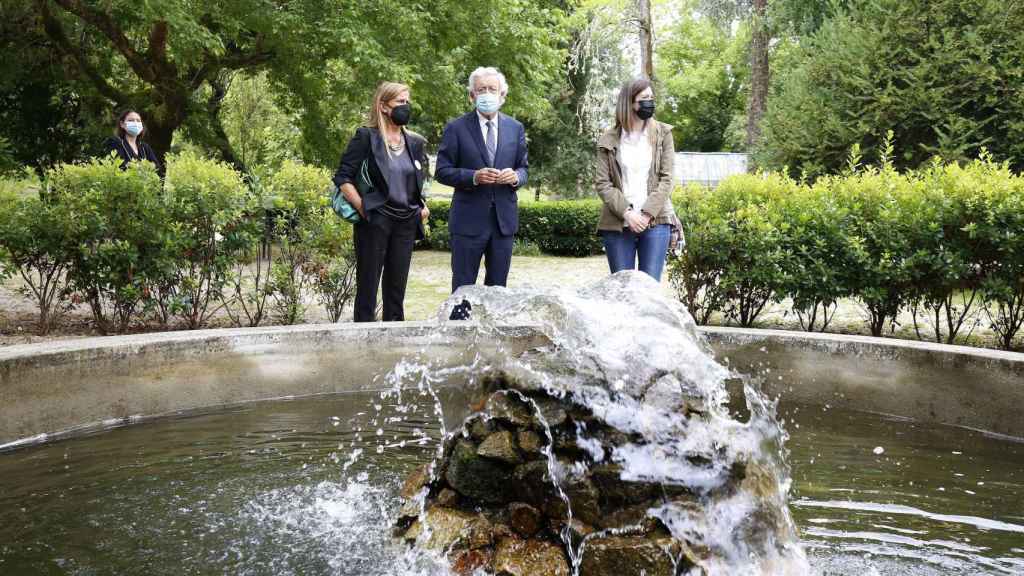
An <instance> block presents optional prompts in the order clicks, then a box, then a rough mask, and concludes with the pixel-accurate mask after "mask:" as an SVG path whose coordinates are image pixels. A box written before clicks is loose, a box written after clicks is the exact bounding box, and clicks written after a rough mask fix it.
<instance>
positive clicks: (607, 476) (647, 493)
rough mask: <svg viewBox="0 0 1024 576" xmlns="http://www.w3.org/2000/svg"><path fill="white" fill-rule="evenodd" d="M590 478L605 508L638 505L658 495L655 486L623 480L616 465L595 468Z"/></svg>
mask: <svg viewBox="0 0 1024 576" xmlns="http://www.w3.org/2000/svg"><path fill="white" fill-rule="evenodd" d="M590 478H591V480H592V481H593V482H594V485H595V486H596V487H597V491H598V492H599V493H600V494H601V505H602V506H603V507H605V508H618V507H620V506H629V505H631V504H639V503H641V502H646V501H647V500H650V499H651V498H654V497H655V496H657V495H658V486H657V485H654V484H650V483H645V482H632V481H629V480H623V479H622V467H621V466H619V465H618V464H601V465H599V466H595V467H594V468H593V469H592V470H591V475H590Z"/></svg>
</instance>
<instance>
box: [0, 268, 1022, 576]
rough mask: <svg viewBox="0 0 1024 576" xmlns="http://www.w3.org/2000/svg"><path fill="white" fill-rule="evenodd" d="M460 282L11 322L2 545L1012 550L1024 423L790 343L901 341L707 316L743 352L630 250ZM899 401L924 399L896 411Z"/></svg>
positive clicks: (6, 559) (505, 563) (103, 553)
mask: <svg viewBox="0 0 1024 576" xmlns="http://www.w3.org/2000/svg"><path fill="white" fill-rule="evenodd" d="M462 298H466V299H468V300H470V301H471V302H472V303H473V319H472V322H471V323H465V322H455V323H450V322H447V321H445V320H438V321H437V322H431V323H422V324H411V323H410V324H405V325H396V326H379V325H378V326H340V327H324V326H319V327H317V326H306V327H295V328H272V329H262V330H255V331H252V330H250V331H245V330H240V331H208V332H203V333H185V334H174V335H153V336H146V337H144V338H143V339H142V340H141V341H140V340H139V339H135V338H112V339H102V341H91V342H82V343H64V344H57V345H51V346H48V347H44V348H39V347H37V348H34V349H31V350H29V349H28V348H27V347H26V348H23V349H17V347H14V348H9V349H7V350H4V349H0V444H3V443H6V444H5V445H4V446H3V447H2V448H0V450H3V451H2V452H0V573H2V574H6V573H11V574H22V573H26V574H28V573H71V574H74V573H110V572H114V573H122V574H132V573H138V574H150V573H158V572H161V571H165V570H167V567H168V566H174V567H175V572H176V573H181V572H184V573H197V572H210V571H212V572H230V573H239V574H265V573H266V574H269V573H273V574H353V575H355V574H360V575H377V574H379V575H384V574H403V575H405V574H408V575H424V576H425V575H428V574H429V575H434V574H438V575H440V574H451V573H455V574H531V575H532V574H572V573H579V574H588V575H599V574H615V575H616V576H619V575H626V574H641V573H644V574H648V575H654V574H686V575H687V576H691V575H698V574H740V575H742V574H750V575H754V574H757V575H761V574H772V575H775V574H779V575H784V574H819V573H820V574H837V575H853V574H857V575H860V574H912V575H915V576H925V575H927V576H931V575H932V574H1014V573H1020V571H1021V570H1022V569H1024V546H1022V544H1021V535H1022V534H1024V517H1021V515H1020V513H1019V510H1020V509H1021V508H1022V507H1024V479H1022V478H1021V476H1022V475H1024V445H1021V444H1020V443H1019V442H1018V441H1016V440H1014V439H1013V438H1011V437H1008V436H999V435H993V434H991V433H980V432H974V431H970V430H966V429H962V428H949V427H945V426H941V425H939V424H933V423H929V421H928V412H929V410H930V412H931V413H932V414H939V415H942V416H941V418H945V416H944V415H946V414H948V413H951V411H952V410H953V409H954V406H952V405H951V404H950V405H946V404H941V403H940V402H938V401H934V400H931V399H929V401H928V402H924V401H923V400H922V401H921V404H922V405H925V407H926V408H927V409H922V411H921V413H920V414H921V415H920V416H918V414H917V413H915V414H914V416H915V420H908V419H906V418H896V417H892V416H887V415H879V414H872V413H866V412H858V411H856V409H857V408H858V404H857V403H858V402H864V403H865V405H870V404H869V403H868V401H867V400H862V399H861V397H860V396H858V394H857V391H858V389H859V388H858V387H863V380H861V381H857V380H856V379H853V380H851V382H852V383H851V384H849V385H843V383H842V382H843V380H842V377H843V374H845V373H846V372H847V371H842V372H843V374H838V375H829V378H831V380H829V381H828V386H827V387H826V386H824V385H822V384H821V383H812V382H810V381H809V380H806V381H805V380H801V378H800V374H799V373H790V372H789V371H788V370H785V371H783V369H784V368H785V367H787V366H788V367H793V366H796V365H797V364H798V363H799V362H803V363H804V364H805V365H806V364H808V358H813V357H814V354H820V355H819V356H817V358H826V359H827V358H832V364H829V365H841V364H842V362H843V361H844V359H845V358H847V357H851V358H854V362H855V363H857V364H858V365H860V366H862V367H863V369H864V372H865V373H866V374H868V375H870V374H873V373H874V372H875V371H876V370H875V368H874V367H875V366H876V365H877V366H884V367H887V368H886V370H888V372H889V373H891V374H894V373H895V372H894V371H893V370H892V369H891V368H892V366H895V365H897V364H898V363H899V362H902V361H905V357H904V358H901V357H900V354H899V353H898V352H893V351H892V350H889V349H887V350H889V351H888V352H885V353H884V354H883V353H871V354H866V353H861V354H860V355H859V356H858V355H857V354H855V352H856V350H858V348H855V347H854V346H853V345H852V344H843V346H846V348H844V350H843V353H842V354H841V355H837V354H836V350H835V348H836V347H837V346H838V345H837V344H836V343H834V342H831V343H829V342H826V343H824V344H823V343H821V342H822V341H819V340H815V339H813V338H810V339H806V340H804V341H806V342H810V344H807V345H805V346H804V347H803V348H799V349H798V350H797V351H795V352H794V351H793V350H787V349H786V347H787V346H789V347H791V348H792V347H795V345H793V344H792V342H797V341H800V340H799V339H798V338H799V337H798V336H797V335H779V336H774V335H764V334H760V333H756V334H755V333H737V332H735V331H729V330H721V331H713V332H712V333H711V342H712V343H713V344H714V345H715V347H716V349H717V351H718V357H719V358H722V359H723V360H724V358H725V356H728V357H729V360H730V364H731V365H733V366H748V367H749V366H755V367H757V364H758V363H762V364H763V365H762V366H760V367H757V372H758V373H760V375H761V376H760V378H759V379H751V378H741V377H738V374H737V373H736V372H735V371H733V370H730V369H727V368H725V367H723V365H722V364H720V363H718V362H716V361H715V360H714V358H713V357H712V355H711V349H710V348H708V346H707V344H706V340H705V339H704V338H703V337H701V336H700V335H699V331H698V330H697V329H696V327H695V326H693V323H692V321H691V320H690V319H689V317H688V316H687V315H686V313H685V311H684V310H682V309H681V308H680V307H679V306H678V304H676V303H673V302H670V301H667V300H664V299H662V298H660V297H658V296H656V291H655V290H654V285H653V284H652V283H651V282H650V281H649V279H647V278H646V277H644V276H642V275H636V274H629V273H626V274H620V275H616V276H613V277H611V278H609V279H606V280H605V281H602V282H601V283H598V284H596V285H594V286H590V287H588V288H586V289H583V290H580V291H577V292H572V291H544V290H532V289H518V290H506V289H483V288H480V287H476V288H469V289H465V290H464V291H463V292H460V294H459V295H458V296H457V297H456V298H455V299H453V300H451V301H450V302H449V303H447V304H446V306H445V308H444V309H442V310H441V311H440V312H439V318H447V316H448V314H447V312H448V310H449V309H450V307H451V306H452V305H454V304H455V303H456V302H458V301H461V299H462ZM852 341H853V342H855V339H854V340H852ZM780 342H783V343H782V344H780ZM787 342H788V344H787ZM872 346H874V347H879V346H882V345H881V344H878V343H877V342H875V341H872V342H865V343H864V347H863V348H861V349H860V350H871V349H872V348H870V347H872ZM724 351H727V352H724ZM940 351H941V352H942V354H944V355H945V356H944V358H951V357H952V358H957V359H956V360H953V361H944V362H933V364H935V365H936V366H937V369H938V370H941V371H943V372H944V373H947V374H956V373H968V372H970V371H973V370H982V371H983V372H984V373H985V374H986V377H985V378H975V379H973V380H964V379H962V378H961V380H960V381H961V388H963V390H961V391H960V392H959V393H961V394H964V395H965V396H970V387H971V386H991V389H992V390H997V389H998V387H997V386H996V385H995V384H992V382H998V381H999V380H1000V379H1002V378H1009V381H1011V382H1012V381H1013V376H1012V375H1013V374H1020V373H1021V372H1020V371H1021V370H1022V368H1021V367H1022V366H1024V362H1021V361H1020V359H1018V358H1015V357H1011V356H999V357H998V358H997V357H996V356H995V355H992V354H989V353H974V352H972V353H970V354H967V353H964V355H963V356H962V357H961V356H955V355H954V351H952V350H951V349H950V348H948V347H946V348H941V350H940ZM913 353H914V354H925V352H924V351H922V350H917V349H915V350H914V351H913ZM830 354H831V355H832V356H828V355H830ZM907 355H910V353H907ZM364 359H366V360H365V361H362V360H364ZM769 361H771V362H773V363H772V364H771V366H768V364H769ZM810 366H811V367H810V368H805V370H807V371H808V372H810V373H812V374H814V377H815V378H824V374H825V372H826V371H825V370H824V369H823V368H822V367H821V366H819V365H818V364H816V363H814V362H810ZM815 366H817V368H815ZM951 366H952V367H951ZM769 370H772V371H770V372H769ZM878 371H879V372H880V373H881V372H883V371H881V370H878ZM81 374H85V377H84V378H83V377H82V376H81ZM780 378H781V379H780ZM869 381H870V377H869ZM985 382H988V384H986V383H985ZM786 387H789V389H788V390H787V388H786ZM758 388H765V389H773V390H776V391H782V392H784V394H786V395H788V396H800V397H801V399H802V400H804V401H802V402H799V403H793V402H791V403H789V404H788V405H787V404H786V403H785V397H784V399H783V400H784V403H783V404H782V405H781V406H780V407H777V406H776V405H775V404H774V403H773V402H770V401H768V400H767V399H766V397H765V396H764V395H763V394H761V393H760V392H759V391H758ZM820 388H824V389H827V391H828V395H827V396H824V397H822V401H821V402H815V401H814V393H815V390H818V389H820ZM923 388H924V387H922V389H921V390H915V392H916V394H915V396H916V397H919V398H925V399H927V398H928V397H927V395H926V393H925V392H924V391H923ZM939 389H940V391H942V392H943V393H945V388H944V387H941V386H940V388H939ZM727 390H728V392H727ZM900 393H901V394H904V395H910V392H909V391H906V390H904V391H902V392H900ZM1019 393H1020V391H1019V387H1008V388H1006V390H1005V391H1003V392H1001V393H1000V394H996V393H991V394H989V395H988V396H986V397H984V398H978V399H977V400H976V401H975V402H974V404H973V405H970V406H966V405H965V407H964V409H963V410H962V412H961V416H960V417H962V418H964V420H963V421H958V423H960V424H963V425H966V426H971V425H975V426H984V427H986V428H987V429H990V430H991V429H998V430H1000V431H1001V432H1004V433H1007V434H1011V435H1012V434H1016V435H1020V434H1021V432H1020V431H1019V428H1018V429H1014V426H1018V425H1019V423H1017V421H1016V420H1014V419H1012V418H1003V417H1001V416H999V412H998V410H982V409H979V408H978V407H979V406H983V405H984V404H983V403H985V402H989V403H992V404H993V405H998V404H1000V403H1002V404H1012V403H1013V401H1014V400H1013V399H1014V398H1015V395H1017V394H1019ZM309 395H316V396H309ZM946 395H947V396H948V394H946ZM307 396H309V397H308V398H306V397H307ZM282 397H284V398H282ZM267 398H277V400H273V401H261V402H254V400H260V399H267ZM954 398H955V399H959V398H962V396H961V397H954ZM1000 398H1001V400H1000ZM958 401H959V400H958ZM904 409H905V410H908V411H910V410H918V407H917V405H916V404H911V403H906V405H905V406H894V407H893V409H892V410H891V411H890V413H892V412H896V413H898V412H899V411H900V410H904ZM975 412H978V414H977V416H975ZM777 414H778V416H777ZM993 414H996V417H994V416H993ZM782 417H784V418H785V420H784V421H783V420H782ZM984 418H989V419H990V420H985V419H984ZM936 419H937V420H940V421H943V420H941V419H940V418H936ZM946 421H948V420H946ZM90 422H95V423H96V424H95V425H86V426H78V425H80V424H88V423H90ZM979 422H980V423H981V424H978V423H979ZM62 429H63V430H65V431H66V432H64V433H59V434H53V432H55V431H60V430H62ZM787 430H788V433H791V434H792V435H793V437H792V438H789V436H788V433H787V432H786V431H787ZM44 432H45V433H46V434H45V435H44V434H43V433H44ZM790 466H792V472H791V471H790ZM790 476H792V478H793V483H792V485H791V481H790ZM791 493H792V494H793V495H794V496H795V498H793V499H792V500H791V501H789V502H787V500H789V498H788V496H789V495H790V494H791ZM796 526H800V534H801V536H802V539H798V537H797V529H796ZM805 555H806V558H805Z"/></svg>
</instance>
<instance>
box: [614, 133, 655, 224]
mask: <svg viewBox="0 0 1024 576" xmlns="http://www.w3.org/2000/svg"><path fill="white" fill-rule="evenodd" d="M617 160H618V161H619V167H620V168H621V169H622V194H623V195H624V196H625V197H626V203H628V204H630V205H631V206H632V207H633V210H636V211H639V210H640V209H641V208H642V207H643V205H644V202H647V178H648V177H649V176H650V172H651V162H652V161H653V151H652V149H651V141H650V139H649V138H648V137H647V130H644V131H642V132H626V131H623V132H622V134H621V136H620V139H619V153H618V158H617Z"/></svg>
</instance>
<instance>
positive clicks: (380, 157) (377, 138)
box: [370, 129, 391, 190]
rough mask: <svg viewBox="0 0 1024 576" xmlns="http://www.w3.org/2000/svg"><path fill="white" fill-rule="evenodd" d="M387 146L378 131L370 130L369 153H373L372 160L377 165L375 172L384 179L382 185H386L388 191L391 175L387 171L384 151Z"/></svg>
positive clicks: (386, 158)
mask: <svg viewBox="0 0 1024 576" xmlns="http://www.w3.org/2000/svg"><path fill="white" fill-rule="evenodd" d="M385 146H387V144H385V143H384V137H383V136H382V135H381V133H380V130H376V129H371V130H370V151H371V152H372V153H373V159H374V161H375V162H376V163H377V170H378V171H379V172H380V175H381V178H383V179H384V184H385V185H387V187H388V189H389V190H390V189H391V181H390V178H391V174H390V172H391V171H390V170H388V162H390V159H389V158H388V151H387V150H385V148H384V147H385Z"/></svg>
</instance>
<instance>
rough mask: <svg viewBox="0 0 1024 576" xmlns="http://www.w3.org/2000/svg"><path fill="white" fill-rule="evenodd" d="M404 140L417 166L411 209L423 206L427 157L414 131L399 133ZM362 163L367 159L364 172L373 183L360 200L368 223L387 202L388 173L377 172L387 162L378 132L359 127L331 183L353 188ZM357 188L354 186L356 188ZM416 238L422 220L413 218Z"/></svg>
mask: <svg viewBox="0 0 1024 576" xmlns="http://www.w3.org/2000/svg"><path fill="white" fill-rule="evenodd" d="M402 134H403V135H404V137H405V147H406V149H407V150H408V151H409V154H410V155H411V156H412V158H413V160H414V161H416V163H418V165H417V168H419V170H417V171H416V189H415V190H413V191H412V192H413V195H412V197H411V198H409V203H410V204H411V205H413V206H415V205H417V204H419V205H420V206H425V205H426V202H425V201H424V198H423V182H424V180H426V179H427V177H428V176H429V174H430V171H429V164H430V160H429V159H428V158H427V151H426V143H427V141H426V139H425V138H423V137H422V136H420V135H419V134H416V133H415V132H409V131H406V130H403V131H402ZM363 160H367V161H368V162H367V164H368V166H367V169H368V170H369V173H370V182H372V183H373V190H372V191H371V192H370V193H369V194H367V195H366V196H364V197H363V212H365V213H366V219H367V221H372V220H373V217H374V214H373V212H374V210H376V209H377V208H380V207H381V206H383V205H384V203H385V202H387V200H388V171H387V170H381V168H380V167H381V166H387V163H388V162H389V158H388V150H387V143H386V142H384V137H383V136H381V134H380V130H378V129H376V128H368V127H365V126H363V127H360V128H357V129H356V133H355V135H354V136H352V140H350V141H349V143H348V148H346V149H345V153H344V154H342V155H341V162H340V163H339V165H338V170H337V171H336V172H335V173H334V178H333V179H332V180H334V183H335V184H336V185H337V186H338V187H339V188H341V186H342V185H343V184H351V185H352V186H356V177H357V176H358V175H359V167H360V166H361V165H362V163H363ZM356 189H358V187H356ZM416 226H417V230H418V231H417V238H423V237H424V234H423V219H422V218H417V219H416Z"/></svg>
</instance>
